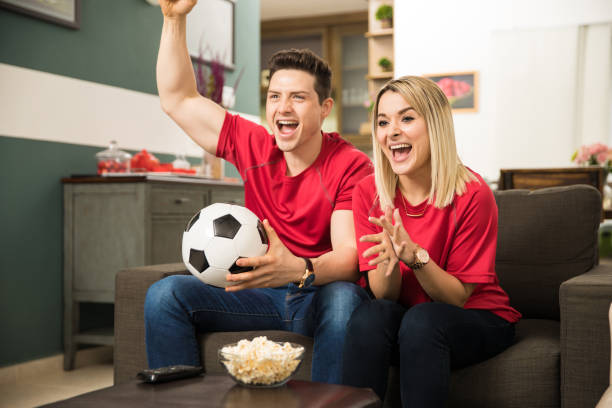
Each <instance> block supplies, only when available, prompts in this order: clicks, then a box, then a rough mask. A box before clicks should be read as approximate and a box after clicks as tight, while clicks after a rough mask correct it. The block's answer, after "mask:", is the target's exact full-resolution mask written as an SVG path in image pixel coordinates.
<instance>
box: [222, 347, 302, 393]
mask: <svg viewBox="0 0 612 408" xmlns="http://www.w3.org/2000/svg"><path fill="white" fill-rule="evenodd" d="M304 352H305V350H304V346H302V345H300V344H296V343H289V342H276V341H270V340H267V339H266V338H265V337H256V338H254V339H253V340H252V341H249V340H240V341H239V342H238V343H231V344H226V345H225V346H223V347H221V348H220V349H219V351H218V352H217V355H218V357H219V363H221V365H222V366H223V367H224V368H225V370H226V371H227V373H228V374H229V376H230V377H231V378H232V379H233V380H234V381H236V382H237V383H238V384H240V385H243V386H245V387H252V388H274V387H280V386H282V385H285V384H286V383H287V381H289V380H290V379H291V377H292V376H293V374H295V372H296V371H297V370H298V368H299V367H300V365H301V363H302V359H303V358H304Z"/></svg>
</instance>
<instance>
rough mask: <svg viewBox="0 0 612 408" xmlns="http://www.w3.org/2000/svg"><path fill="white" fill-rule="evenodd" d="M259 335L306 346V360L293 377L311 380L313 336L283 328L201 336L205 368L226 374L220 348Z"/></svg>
mask: <svg viewBox="0 0 612 408" xmlns="http://www.w3.org/2000/svg"><path fill="white" fill-rule="evenodd" d="M258 336H266V337H267V338H268V340H273V341H283V342H284V341H289V342H292V343H297V344H301V345H302V346H304V347H305V348H306V354H304V360H303V361H302V364H301V365H300V368H299V369H298V371H297V373H295V375H294V376H293V378H294V379H296V380H310V371H311V367H312V344H313V343H312V337H306V336H302V335H301V334H297V333H291V332H287V331H281V330H261V331H242V332H218V333H209V334H205V335H202V336H199V343H200V351H201V354H202V357H203V358H204V360H203V362H202V364H203V366H204V370H205V371H206V372H207V373H210V374H225V372H226V371H225V369H224V368H223V367H222V366H221V363H219V359H218V357H217V351H218V350H219V348H221V347H222V346H224V345H226V344H229V343H236V342H237V341H240V340H242V339H247V340H252V339H253V338H255V337H258Z"/></svg>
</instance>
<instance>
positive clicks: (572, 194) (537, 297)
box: [495, 185, 601, 320]
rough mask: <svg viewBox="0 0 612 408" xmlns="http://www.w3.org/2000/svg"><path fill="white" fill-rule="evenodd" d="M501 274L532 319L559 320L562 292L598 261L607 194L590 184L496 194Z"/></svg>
mask: <svg viewBox="0 0 612 408" xmlns="http://www.w3.org/2000/svg"><path fill="white" fill-rule="evenodd" d="M495 199H496V201H497V207H498V210H499V231H498V240H497V257H496V270H497V275H498V277H499V281H500V284H501V286H502V288H504V290H505V291H506V292H507V293H508V295H509V296H510V303H511V305H512V306H513V307H515V308H516V309H518V310H519V311H520V312H521V313H522V314H523V316H524V317H527V318H545V319H555V320H559V287H560V285H561V283H562V282H564V281H566V280H567V279H570V278H572V277H574V276H576V275H579V274H582V273H584V272H586V271H588V270H589V269H591V268H592V267H593V265H595V264H596V262H597V256H598V249H597V248H598V247H597V231H598V228H599V223H600V220H601V195H600V194H599V191H598V190H596V189H595V188H593V187H591V186H587V185H573V186H565V187H552V188H544V189H540V190H535V191H528V190H504V191H496V192H495Z"/></svg>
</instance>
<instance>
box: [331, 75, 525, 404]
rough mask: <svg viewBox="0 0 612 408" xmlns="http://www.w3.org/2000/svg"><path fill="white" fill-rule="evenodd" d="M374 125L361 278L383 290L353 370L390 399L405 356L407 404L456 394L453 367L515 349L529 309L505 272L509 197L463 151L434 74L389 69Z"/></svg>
mask: <svg viewBox="0 0 612 408" xmlns="http://www.w3.org/2000/svg"><path fill="white" fill-rule="evenodd" d="M372 125H373V126H372V129H373V149H374V168H375V174H374V175H372V176H369V177H367V178H365V179H363V180H362V181H361V182H360V183H359V184H358V185H357V186H356V187H355V189H354V192H353V217H354V221H355V233H356V237H357V240H358V250H359V254H360V257H359V267H360V270H361V271H362V272H363V277H362V279H361V283H362V285H363V286H364V287H367V288H369V289H370V290H371V292H372V294H373V297H374V298H375V299H373V300H371V301H367V302H365V303H363V304H362V305H361V306H359V307H358V308H357V309H356V310H355V312H354V313H353V315H352V317H351V319H350V321H349V323H348V333H347V337H346V340H345V346H344V356H343V381H344V383H345V384H348V385H354V386H359V387H371V388H373V389H374V391H375V392H376V393H377V394H378V395H379V396H380V397H381V399H384V394H385V390H386V386H387V375H388V371H389V365H399V367H400V388H401V398H402V405H403V406H404V407H411V408H414V407H428V408H432V407H440V406H445V405H446V401H447V398H448V390H449V379H450V372H451V369H453V368H458V367H462V366H466V365H469V364H473V363H476V362H479V361H482V360H485V359H487V358H489V357H492V356H494V355H496V354H497V353H499V352H501V351H503V350H504V349H506V348H507V347H508V346H509V345H511V344H512V343H513V341H514V323H516V322H517V321H518V320H519V319H520V317H521V315H520V313H518V312H517V311H516V310H514V309H513V308H512V307H510V305H509V299H508V296H507V295H506V293H505V292H504V291H503V290H502V288H501V287H500V286H499V283H498V279H497V275H496V273H495V248H496V245H497V206H496V204H495V199H494V197H493V194H492V192H491V190H490V189H489V187H488V186H487V184H486V183H485V181H484V180H483V179H482V178H481V177H480V176H479V175H478V174H476V173H475V172H473V171H472V170H470V169H469V168H467V167H465V166H464V165H463V164H462V163H461V161H460V159H459V157H458V155H457V149H456V145H455V136H454V129H453V121H452V115H451V109H450V105H449V103H448V100H447V98H446V96H445V95H444V93H443V92H442V91H441V90H440V88H438V86H437V85H436V84H435V83H434V82H432V81H430V80H428V79H425V78H420V77H411V76H406V77H402V78H399V79H395V80H391V81H389V82H388V83H387V84H385V86H383V88H382V89H381V90H380V91H379V92H378V95H377V97H376V101H375V105H374V110H373V124H372Z"/></svg>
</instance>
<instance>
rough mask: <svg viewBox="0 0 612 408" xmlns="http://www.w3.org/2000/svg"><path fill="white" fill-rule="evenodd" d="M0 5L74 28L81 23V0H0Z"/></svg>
mask: <svg viewBox="0 0 612 408" xmlns="http://www.w3.org/2000/svg"><path fill="white" fill-rule="evenodd" d="M0 7H2V8H5V9H7V10H11V11H15V12H17V13H21V14H25V15H28V16H31V17H36V18H40V19H41V20H45V21H50V22H52V23H56V24H60V25H63V26H66V27H70V28H74V29H78V28H79V27H80V24H81V0H53V1H48V0H0Z"/></svg>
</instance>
